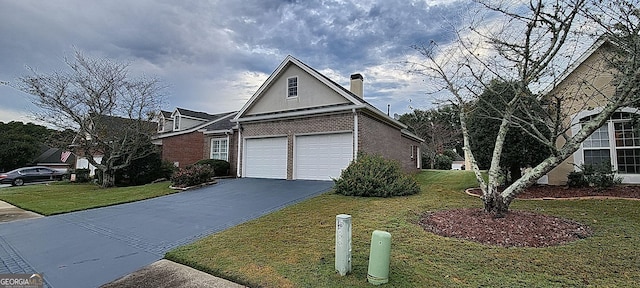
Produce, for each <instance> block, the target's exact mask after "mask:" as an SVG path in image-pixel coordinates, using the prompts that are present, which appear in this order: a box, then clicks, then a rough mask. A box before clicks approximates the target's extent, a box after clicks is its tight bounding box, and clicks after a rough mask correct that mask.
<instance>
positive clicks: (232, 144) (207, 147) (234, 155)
mask: <svg viewBox="0 0 640 288" xmlns="http://www.w3.org/2000/svg"><path fill="white" fill-rule="evenodd" d="M226 137H227V135H226V134H213V135H206V136H205V137H204V149H203V151H202V159H209V158H210V157H211V139H213V138H226ZM228 161H229V164H230V168H229V175H231V176H235V175H236V165H237V164H238V133H237V131H234V133H233V134H229V160H228Z"/></svg>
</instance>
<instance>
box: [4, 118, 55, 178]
mask: <svg viewBox="0 0 640 288" xmlns="http://www.w3.org/2000/svg"><path fill="white" fill-rule="evenodd" d="M0 131H2V132H0V171H9V170H13V169H15V168H20V167H23V166H26V165H28V164H30V163H31V161H33V159H34V158H35V157H37V156H38V154H39V153H40V149H41V145H42V144H43V139H44V138H46V137H47V136H48V135H49V134H50V130H49V129H47V128H46V127H44V126H40V125H36V124H33V123H27V124H24V123H22V122H16V121H12V122H9V123H6V124H5V123H3V122H0Z"/></svg>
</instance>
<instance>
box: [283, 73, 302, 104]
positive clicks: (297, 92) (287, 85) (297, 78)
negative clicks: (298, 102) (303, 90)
mask: <svg viewBox="0 0 640 288" xmlns="http://www.w3.org/2000/svg"><path fill="white" fill-rule="evenodd" d="M294 78H295V79H296V96H289V79H294ZM284 85H285V96H286V98H287V99H295V98H298V96H299V95H300V89H299V88H300V77H298V76H297V75H295V76H290V77H287V81H286V82H285V83H284Z"/></svg>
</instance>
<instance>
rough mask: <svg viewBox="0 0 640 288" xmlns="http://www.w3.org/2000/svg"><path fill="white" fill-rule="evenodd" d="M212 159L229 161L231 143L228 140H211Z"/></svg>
mask: <svg viewBox="0 0 640 288" xmlns="http://www.w3.org/2000/svg"><path fill="white" fill-rule="evenodd" d="M211 159H220V160H225V161H229V141H228V140H227V138H214V139H211Z"/></svg>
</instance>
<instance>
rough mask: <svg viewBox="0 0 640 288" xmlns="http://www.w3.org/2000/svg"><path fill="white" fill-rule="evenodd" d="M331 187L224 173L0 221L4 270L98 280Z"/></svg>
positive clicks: (67, 281)
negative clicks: (211, 180)
mask: <svg viewBox="0 0 640 288" xmlns="http://www.w3.org/2000/svg"><path fill="white" fill-rule="evenodd" d="M331 187H333V182H330V181H305V180H295V181H287V180H269V179H251V178H243V179H231V180H222V181H220V183H218V184H216V185H213V186H209V187H205V188H201V189H197V190H189V191H186V192H182V193H178V194H173V195H169V196H164V197H159V198H154V199H149V200H145V201H139V202H134V203H128V204H123V205H117V206H111V207H105V208H99V209H92V210H87V211H80V212H74V213H68V214H63V215H57V216H50V217H45V218H40V219H29V220H20V221H15V222H10V223H4V224H0V260H1V262H0V274H6V273H44V278H45V282H46V284H47V285H48V286H49V287H96V286H99V285H102V284H105V283H107V282H109V281H112V280H114V279H116V278H118V277H121V276H124V275H126V274H128V273H130V272H133V271H135V270H138V269H139V268H142V267H144V266H146V265H149V264H151V263H153V262H155V261H157V260H159V259H161V258H162V257H163V256H164V254H165V253H166V252H167V251H169V250H171V249H173V248H175V247H178V246H181V245H184V244H187V243H191V242H193V241H195V240H197V239H199V238H202V237H204V236H207V235H210V234H213V233H216V232H219V231H222V230H224V229H226V228H229V227H232V226H234V225H237V224H240V223H243V222H245V221H248V220H251V219H254V218H257V217H260V216H262V215H265V214H268V213H270V212H273V211H276V210H279V209H281V208H284V207H286V206H288V205H291V204H294V203H297V202H300V201H302V200H305V199H307V198H311V197H313V196H316V195H319V194H321V193H323V192H326V191H327V190H329V189H330V188H331ZM99 193H100V192H99ZM103 193H108V191H105V192H103Z"/></svg>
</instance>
